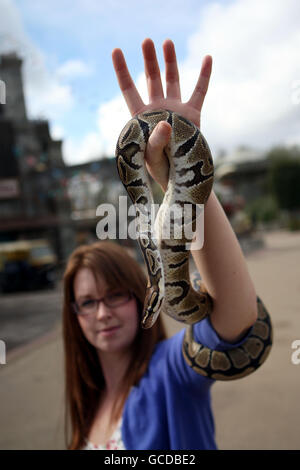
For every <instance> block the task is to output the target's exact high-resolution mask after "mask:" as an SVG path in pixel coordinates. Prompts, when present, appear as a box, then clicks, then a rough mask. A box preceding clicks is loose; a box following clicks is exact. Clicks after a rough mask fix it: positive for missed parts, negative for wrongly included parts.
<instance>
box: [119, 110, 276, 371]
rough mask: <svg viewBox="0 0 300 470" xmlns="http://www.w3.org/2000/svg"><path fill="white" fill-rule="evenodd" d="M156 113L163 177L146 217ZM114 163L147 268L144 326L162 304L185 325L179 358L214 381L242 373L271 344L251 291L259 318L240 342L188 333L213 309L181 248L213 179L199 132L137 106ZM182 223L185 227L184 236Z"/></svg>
mask: <svg viewBox="0 0 300 470" xmlns="http://www.w3.org/2000/svg"><path fill="white" fill-rule="evenodd" d="M162 120H165V121H167V122H168V123H169V124H170V125H171V126H172V134H171V139H170V143H169V145H168V147H167V149H166V155H167V157H168V161H169V181H168V187H167V190H166V193H165V196H164V200H163V203H162V204H161V206H160V208H159V211H158V213H157V215H156V218H155V223H153V207H154V201H153V195H152V190H151V185H150V181H149V177H148V173H147V169H146V166H145V160H144V154H145V149H146V145H147V142H148V139H149V136H150V134H151V132H152V131H153V129H154V127H155V126H156V125H157V124H158V122H160V121H162ZM116 162H117V168H118V173H119V176H120V179H121V181H122V183H123V185H124V187H125V189H126V191H127V193H128V195H129V197H130V199H131V201H132V202H133V204H134V206H135V209H136V222H137V233H138V242H139V245H140V248H141V250H142V253H143V257H144V261H145V264H146V267H147V272H148V284H147V291H146V297H145V302H144V309H143V315H142V326H143V328H150V327H151V326H152V325H153V324H154V323H155V321H156V319H157V317H158V315H159V314H160V312H161V311H163V312H164V313H166V314H167V315H169V316H171V317H172V318H174V319H175V320H177V321H180V322H183V323H185V324H187V325H188V326H187V328H186V331H185V335H184V340H183V345H182V351H183V356H184V358H185V360H186V362H187V364H188V365H189V366H190V367H192V368H193V369H194V370H195V371H196V372H197V373H199V374H202V375H205V376H208V377H212V378H215V379H217V380H230V379H231V380H232V379H235V378H239V377H243V376H246V375H249V374H250V373H251V372H253V371H254V370H255V369H257V368H258V367H259V366H260V364H262V362H264V361H265V359H266V357H267V355H268V353H269V350H270V348H271V344H272V327H271V322H270V317H269V314H268V312H267V310H266V309H265V307H264V306H263V304H262V302H261V300H260V299H259V298H258V312H259V317H258V319H257V322H256V323H255V325H254V328H253V331H252V333H251V335H250V337H248V339H247V340H246V342H245V343H244V345H243V348H233V349H231V350H230V351H225V352H221V351H214V350H211V349H209V348H206V347H205V346H203V345H201V344H200V343H197V342H196V341H195V339H194V337H193V326H192V325H193V324H194V323H196V322H199V321H201V320H202V319H204V318H205V317H207V316H208V315H210V314H211V312H212V309H213V302H212V298H211V297H210V295H209V294H208V292H207V291H206V289H205V286H204V284H203V283H201V282H200V283H199V282H198V283H194V287H193V286H192V283H191V280H190V274H189V256H190V251H189V249H187V246H189V247H190V246H191V245H190V243H191V241H192V239H191V234H194V231H195V228H196V227H197V221H198V220H199V216H200V214H201V208H202V207H203V206H204V205H205V203H206V202H207V199H208V197H209V195H210V192H211V190H212V185H213V179H214V166H213V160H212V156H211V152H210V149H209V146H208V144H207V142H206V140H205V138H204V136H203V135H202V134H201V132H200V130H199V129H198V127H197V126H195V125H194V124H193V123H192V122H190V121H189V120H187V119H186V118H185V117H183V116H180V115H179V114H177V113H175V112H172V111H169V110H165V109H163V110H154V111H149V112H144V113H141V114H138V115H136V116H134V117H133V118H132V119H131V120H130V121H129V122H128V123H127V124H126V125H125V127H124V128H123V130H122V131H121V133H120V136H119V138H118V142H117V146H116ZM186 208H189V212H188V211H187V212H188V214H187V212H186V211H185V209H186ZM199 208H200V210H199ZM186 228H189V229H190V232H189V234H188V235H186V231H185V229H186ZM165 229H167V230H165ZM187 244H189V245H187Z"/></svg>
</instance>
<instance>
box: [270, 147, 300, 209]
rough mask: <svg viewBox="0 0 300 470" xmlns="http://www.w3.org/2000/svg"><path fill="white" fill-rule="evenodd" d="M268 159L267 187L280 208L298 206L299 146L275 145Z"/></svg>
mask: <svg viewBox="0 0 300 470" xmlns="http://www.w3.org/2000/svg"><path fill="white" fill-rule="evenodd" d="M267 157H268V158H269V159H270V161H271V164H270V169H269V174H268V188H269V191H270V192H271V194H273V196H274V197H275V199H276V201H277V204H278V206H279V207H280V208H281V209H287V210H293V209H297V208H300V190H299V187H300V148H299V147H297V146H294V147H291V148H285V147H276V148H274V149H272V150H271V151H270V152H269V153H268V155H267Z"/></svg>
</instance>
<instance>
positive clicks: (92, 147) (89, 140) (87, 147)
mask: <svg viewBox="0 0 300 470" xmlns="http://www.w3.org/2000/svg"><path fill="white" fill-rule="evenodd" d="M104 153H105V152H104V146H103V145H102V142H101V139H100V138H99V134H98V133H97V132H90V133H89V134H87V135H86V136H85V137H84V138H83V139H82V140H80V141H77V140H74V139H70V138H66V139H65V140H64V142H63V155H64V161H65V163H66V164H67V165H76V164H78V163H84V162H86V161H90V160H98V159H99V157H101V156H103V155H104Z"/></svg>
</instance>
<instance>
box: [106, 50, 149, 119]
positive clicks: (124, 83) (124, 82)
mask: <svg viewBox="0 0 300 470" xmlns="http://www.w3.org/2000/svg"><path fill="white" fill-rule="evenodd" d="M112 61H113V65H114V69H115V72H116V75H117V79H118V82H119V87H120V89H121V91H122V94H123V96H124V98H125V101H126V103H127V106H128V108H129V111H130V113H131V115H132V116H134V115H135V114H137V112H138V111H139V110H140V109H142V108H143V107H144V106H145V104H144V102H143V100H142V98H141V97H140V94H139V92H138V91H137V89H136V87H135V84H134V82H133V80H132V78H131V75H130V73H129V71H128V68H127V64H126V60H125V58H124V55H123V52H122V51H121V49H114V50H113V51H112Z"/></svg>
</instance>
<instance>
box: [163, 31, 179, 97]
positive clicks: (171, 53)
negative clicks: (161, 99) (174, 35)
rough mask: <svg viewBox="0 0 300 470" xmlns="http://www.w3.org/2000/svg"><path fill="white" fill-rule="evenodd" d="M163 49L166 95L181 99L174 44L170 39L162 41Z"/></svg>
mask: <svg viewBox="0 0 300 470" xmlns="http://www.w3.org/2000/svg"><path fill="white" fill-rule="evenodd" d="M163 51H164V58H165V64H166V86H167V97H168V98H177V99H179V100H181V93H180V84H179V73H178V67H177V59H176V52H175V46H174V44H173V42H172V41H171V40H170V39H166V41H165V42H164V43H163Z"/></svg>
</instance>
